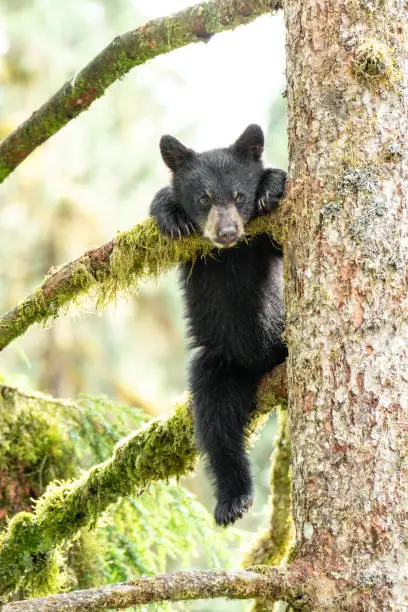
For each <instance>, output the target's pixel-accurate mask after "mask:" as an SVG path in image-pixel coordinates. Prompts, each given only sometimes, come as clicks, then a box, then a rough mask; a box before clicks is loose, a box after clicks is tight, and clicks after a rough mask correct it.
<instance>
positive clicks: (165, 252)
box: [0, 217, 279, 350]
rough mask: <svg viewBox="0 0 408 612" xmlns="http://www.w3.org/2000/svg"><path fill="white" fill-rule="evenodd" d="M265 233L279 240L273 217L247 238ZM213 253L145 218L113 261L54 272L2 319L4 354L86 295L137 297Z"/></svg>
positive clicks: (102, 300)
mask: <svg viewBox="0 0 408 612" xmlns="http://www.w3.org/2000/svg"><path fill="white" fill-rule="evenodd" d="M261 233H267V234H269V235H270V236H271V239H279V235H278V228H277V226H276V225H274V224H271V220H270V218H268V217H263V218H260V219H256V220H255V221H253V222H252V223H251V224H250V225H249V226H248V228H247V238H246V239H247V240H251V238H252V237H253V236H255V235H257V234H261ZM103 248H104V247H101V252H102V251H103ZM213 251H214V247H213V245H212V244H211V242H210V241H208V240H206V239H204V238H203V237H202V236H198V235H193V236H188V237H185V238H181V239H180V240H171V239H169V238H164V237H163V236H162V235H161V234H160V232H159V229H158V227H157V225H156V223H155V221H154V220H153V219H151V218H150V219H146V220H145V221H144V222H143V223H141V224H139V225H136V226H135V227H133V228H132V229H130V230H128V231H126V232H122V233H120V234H118V235H117V236H116V238H115V240H114V243H113V251H112V253H111V256H110V259H108V258H107V256H106V255H105V254H103V253H102V254H100V255H99V256H96V255H95V254H94V255H93V257H91V256H90V255H89V254H85V255H84V256H82V257H81V258H80V259H78V260H77V261H76V262H73V263H71V264H67V265H65V266H60V267H59V268H54V269H52V270H51V272H50V274H49V275H48V276H47V277H46V278H45V279H44V281H43V283H42V284H41V285H40V286H39V287H38V288H37V289H36V290H35V291H34V292H33V293H32V294H31V295H30V296H28V297H27V298H26V299H25V300H23V301H22V302H21V303H20V304H19V305H18V306H16V307H15V308H14V309H12V310H11V311H9V312H8V313H6V314H5V315H3V317H2V318H1V319H0V350H1V349H2V348H4V347H5V346H7V344H9V343H10V342H11V341H12V340H13V339H14V338H16V337H18V336H20V335H21V334H23V333H24V332H25V331H26V330H27V329H28V327H30V325H32V324H33V323H46V322H47V321H48V320H49V319H50V318H55V317H57V316H58V315H59V313H60V312H61V310H62V311H63V312H64V311H66V310H67V309H68V307H69V306H70V305H71V304H76V305H78V304H80V300H81V298H82V297H83V296H84V295H85V294H90V295H91V296H92V297H94V298H95V299H96V303H97V305H98V306H99V307H104V306H105V305H106V304H107V303H109V302H111V301H113V300H115V299H116V297H117V296H118V294H124V293H126V292H132V293H134V292H135V291H136V290H137V289H138V285H139V283H140V281H141V280H143V279H145V278H147V277H151V276H153V277H155V278H157V277H158V276H159V275H160V274H162V273H164V272H167V271H168V270H169V269H170V268H172V267H173V266H175V265H177V264H178V263H183V262H184V263H185V262H187V261H193V262H195V261H196V260H197V259H198V258H203V257H206V256H208V255H209V254H210V253H211V252H213Z"/></svg>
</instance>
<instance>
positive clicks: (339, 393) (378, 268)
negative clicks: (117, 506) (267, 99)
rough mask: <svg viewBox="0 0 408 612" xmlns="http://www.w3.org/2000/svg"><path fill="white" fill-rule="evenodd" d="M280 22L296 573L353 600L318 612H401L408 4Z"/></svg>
mask: <svg viewBox="0 0 408 612" xmlns="http://www.w3.org/2000/svg"><path fill="white" fill-rule="evenodd" d="M285 20H286V31H287V42H286V48H287V75H288V91H287V95H288V116H289V151H290V160H291V161H290V170H289V176H290V182H289V193H288V204H287V206H286V210H285V211H283V212H284V214H285V215H286V222H287V241H286V246H285V281H286V283H285V284H286V305H287V341H288V347H289V356H290V357H289V362H288V370H289V371H288V382H289V396H290V420H291V447H292V453H293V499H294V519H295V524H296V531H297V541H296V557H297V559H300V558H301V559H303V560H304V561H309V562H310V566H311V568H313V569H314V570H315V571H316V574H315V575H316V576H317V575H319V572H321V573H322V574H324V575H326V576H327V577H328V578H330V580H334V581H335V585H336V586H335V590H336V592H337V593H338V594H341V593H343V594H344V593H345V592H346V591H347V593H348V594H347V595H343V596H342V595H338V597H337V596H336V597H335V601H336V602H338V606H337V604H336V605H335V607H329V608H327V609H341V610H356V611H359V610H381V611H384V610H403V609H406V608H408V579H407V576H408V566H407V559H408V550H407V549H408V531H407V510H408V475H407V456H408V445H407V433H408V399H407V398H408V360H407V357H408V325H407V314H408V309H407V306H408V303H407V264H408V218H407V207H406V189H407V149H406V134H408V126H407V108H406V106H407V104H406V101H407V93H408V92H407V89H406V77H407V74H406V70H407V69H406V64H405V62H406V60H407V25H408V4H407V2H405V1H403V0H337V2H328V1H327V0H286V2H285ZM357 585H359V588H358V589H357V590H355V591H353V590H351V591H350V590H349V589H350V588H351V589H352V588H353V586H357Z"/></svg>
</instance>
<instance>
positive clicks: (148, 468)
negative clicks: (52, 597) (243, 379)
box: [0, 365, 286, 595]
mask: <svg viewBox="0 0 408 612" xmlns="http://www.w3.org/2000/svg"><path fill="white" fill-rule="evenodd" d="M285 371H286V369H285V365H282V366H279V367H277V368H275V370H274V371H273V372H272V374H270V375H269V376H267V377H265V379H264V380H263V383H262V385H261V387H260V389H259V393H258V408H259V410H258V411H257V412H256V413H255V414H254V415H253V417H252V420H251V422H250V424H249V427H248V431H247V434H248V435H250V434H251V433H252V432H253V431H254V430H255V429H256V428H257V427H258V426H259V423H260V421H262V420H264V417H265V415H266V414H267V413H268V412H269V411H270V409H271V406H276V405H278V404H279V403H281V402H282V400H280V398H281V397H282V396H283V395H284V394H285V392H286V389H285V385H284V384H283V383H284V382H285V378H286V377H285ZM197 456H198V452H197V449H196V447H195V443H194V437H193V425H192V419H191V407H190V403H189V400H188V399H187V400H186V401H184V402H182V403H179V404H178V405H177V406H176V408H175V411H174V413H173V414H172V415H171V416H169V417H167V418H166V419H162V418H159V419H155V420H153V421H151V422H150V423H148V424H147V425H146V426H145V427H144V428H142V429H140V430H138V431H136V432H135V433H133V434H131V435H130V436H129V437H127V438H125V439H123V440H121V441H120V442H119V443H118V444H117V445H116V447H115V449H114V451H113V455H112V457H111V458H110V459H108V460H107V461H105V462H104V463H101V464H99V465H96V466H94V467H93V468H91V469H90V470H89V471H88V472H85V473H84V474H83V476H81V478H79V479H77V480H73V481H70V482H63V483H61V484H56V485H50V487H48V489H47V491H46V492H45V494H44V495H43V496H42V497H41V498H40V499H39V500H38V501H37V503H36V509H35V512H34V513H28V512H20V513H19V514H17V515H16V516H15V517H14V518H13V519H12V520H11V521H10V523H9V525H8V528H7V530H6V531H5V532H3V533H2V534H1V535H0V595H5V594H7V593H9V592H11V591H12V590H13V589H15V588H16V587H18V585H19V583H20V581H21V580H22V578H23V577H24V576H27V575H28V574H30V573H31V574H33V573H36V572H37V571H38V569H39V566H40V565H41V564H43V563H44V560H46V559H47V555H49V553H50V552H51V551H52V550H53V549H54V548H55V546H57V545H58V544H61V543H62V542H63V541H65V540H67V539H69V538H71V537H72V536H73V535H74V534H75V533H76V532H77V531H78V529H80V528H81V527H84V526H85V525H87V524H89V523H91V522H92V521H95V520H96V519H97V518H98V517H99V516H100V515H101V513H102V512H104V510H106V509H107V507H108V506H109V505H110V504H111V503H113V502H115V501H117V499H118V498H119V497H120V496H123V495H129V494H131V493H136V494H140V493H142V490H143V488H144V487H146V486H148V485H149V483H151V482H154V481H157V480H168V479H169V478H171V477H172V476H177V477H180V476H182V475H183V474H187V473H189V472H191V471H192V470H193V469H194V468H195V465H196V460H197Z"/></svg>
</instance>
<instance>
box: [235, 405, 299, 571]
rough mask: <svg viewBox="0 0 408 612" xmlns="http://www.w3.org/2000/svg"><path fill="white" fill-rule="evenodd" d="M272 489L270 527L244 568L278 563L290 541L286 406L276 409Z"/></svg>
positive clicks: (288, 452) (289, 478) (290, 509)
mask: <svg viewBox="0 0 408 612" xmlns="http://www.w3.org/2000/svg"><path fill="white" fill-rule="evenodd" d="M271 491H272V497H271V506H272V508H271V521H270V526H269V528H268V530H267V531H266V532H265V533H264V534H262V535H261V536H260V537H259V538H257V540H256V542H255V545H254V546H253V547H252V549H251V550H250V551H249V553H247V554H246V555H245V557H244V560H243V566H244V567H250V566H252V565H254V564H255V565H259V564H265V565H266V566H276V565H279V563H281V561H282V560H283V559H284V558H285V557H286V555H287V552H288V550H289V547H290V546H291V543H292V541H293V537H294V525H293V519H292V507H291V454H290V439H289V417H288V413H287V410H285V409H281V410H280V411H279V434H278V438H277V440H276V443H275V450H274V453H273V455H272V468H271Z"/></svg>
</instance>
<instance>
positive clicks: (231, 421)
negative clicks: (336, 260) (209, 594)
mask: <svg viewBox="0 0 408 612" xmlns="http://www.w3.org/2000/svg"><path fill="white" fill-rule="evenodd" d="M263 145H264V137H263V132H262V130H261V128H260V127H259V126H257V125H250V126H248V127H247V128H246V130H245V131H244V132H243V134H242V135H241V136H240V137H239V138H238V140H237V141H236V142H235V143H234V144H233V145H231V146H230V147H228V148H225V149H214V150H212V151H206V152H204V153H196V152H194V151H193V150H191V149H188V148H186V147H185V146H184V145H183V144H181V142H179V141H178V140H177V139H176V138H173V137H172V136H163V137H162V138H161V141H160V150H161V154H162V157H163V160H164V162H165V163H166V165H167V166H168V167H169V168H170V170H171V171H172V184H171V186H169V187H165V188H164V189H161V190H160V191H159V192H158V193H157V194H156V196H155V197H154V199H153V202H152V204H151V207H150V214H151V215H152V216H153V217H155V219H156V221H157V224H158V226H159V229H160V231H161V232H162V234H164V235H165V236H170V237H173V238H178V237H180V236H182V235H186V234H188V233H190V232H194V231H197V232H200V233H202V234H203V235H204V236H205V237H206V238H208V239H209V240H210V241H211V242H212V243H213V244H214V247H216V248H214V251H213V252H212V253H211V255H210V256H207V257H206V258H205V259H202V260H197V261H195V262H194V264H193V263H192V262H190V263H187V264H185V265H183V266H182V267H181V277H182V284H183V289H184V297H185V306H186V311H187V319H188V323H189V333H190V335H191V339H192V346H193V347H194V348H195V349H196V350H195V352H194V354H193V358H192V361H191V364H190V369H189V382H190V389H191V392H192V396H193V404H194V423H195V434H196V438H197V442H198V445H199V447H200V448H201V449H202V450H203V451H204V452H205V454H206V455H207V458H208V463H209V468H210V472H211V474H212V476H213V479H214V484H215V490H216V496H217V505H216V508H215V513H214V515H215V520H216V523H217V524H218V525H223V526H226V525H228V524H229V523H233V522H234V521H236V519H238V518H240V517H242V515H243V513H244V512H246V511H247V510H248V508H249V507H250V505H251V504H252V502H253V485H252V478H251V471H250V465H249V461H248V458H247V456H246V453H245V445H244V443H245V435H244V431H245V426H246V424H247V422H248V418H249V415H250V413H251V412H252V410H254V408H255V394H256V390H257V386H258V383H259V381H260V379H261V378H262V376H263V375H264V374H265V373H266V372H269V371H270V370H271V369H272V368H273V367H274V366H275V365H277V364H279V363H282V362H283V361H284V360H285V358H286V354H287V351H286V347H285V345H284V343H283V341H282V332H283V328H284V311H283V301H282V284H283V280H282V256H281V253H280V252H279V251H278V250H276V249H275V248H274V246H273V244H272V243H271V240H270V238H269V237H268V236H266V235H259V236H257V237H255V238H253V239H252V240H250V241H249V242H248V243H247V242H246V241H245V240H242V238H244V236H245V226H246V224H247V223H249V221H251V220H252V219H254V218H255V217H258V216H259V215H263V214H265V213H267V212H269V211H271V210H272V209H273V208H274V207H275V206H276V205H277V203H278V201H279V199H280V198H281V197H282V195H283V190H284V186H285V180H286V174H285V172H284V171H283V170H278V169H266V170H265V169H264V168H263V164H262V161H261V156H262V152H263Z"/></svg>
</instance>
